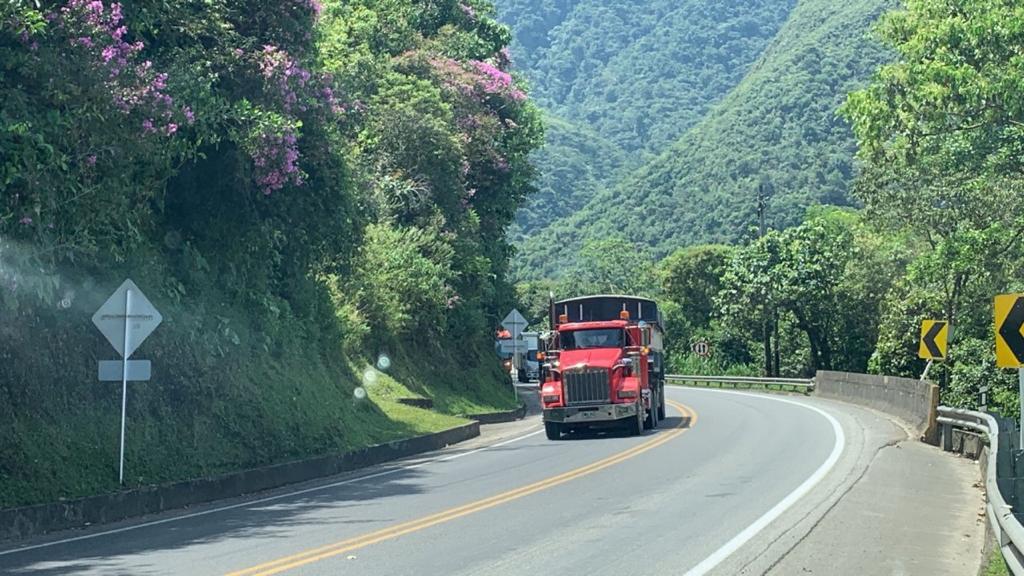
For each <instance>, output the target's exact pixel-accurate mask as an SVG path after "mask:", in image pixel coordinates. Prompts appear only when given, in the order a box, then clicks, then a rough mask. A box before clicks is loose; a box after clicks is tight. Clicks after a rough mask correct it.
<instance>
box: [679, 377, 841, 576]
mask: <svg viewBox="0 0 1024 576" xmlns="http://www.w3.org/2000/svg"><path fill="white" fill-rule="evenodd" d="M687 390H699V391H700V392H710V393H712V394H735V395H737V396H746V397H748V398H764V399H766V400H774V401H776V402H784V403H786V404H793V405H794V406H800V407H801V408H806V409H808V410H813V411H814V412H817V413H818V414H820V415H821V416H824V417H825V419H826V420H828V421H829V423H830V424H832V432H833V433H834V434H835V437H836V442H835V445H834V446H833V447H832V453H831V454H829V456H828V458H827V459H826V460H825V462H824V463H822V465H821V466H819V467H818V469H817V470H815V471H814V473H813V474H811V475H810V476H809V477H808V478H807V479H806V480H804V481H803V483H802V484H800V485H799V486H797V487H796V489H795V490H793V491H792V492H790V493H789V494H788V495H787V496H786V497H785V498H783V499H782V500H781V501H779V503H778V504H776V505H775V506H773V507H772V508H771V509H770V510H768V511H767V512H765V513H764V514H763V515H762V516H761V517H760V518H758V519H757V520H755V521H754V523H753V524H751V525H750V526H747V527H746V528H745V529H744V530H743V531H742V532H740V533H739V534H737V535H735V536H733V537H732V539H731V540H729V541H728V542H726V543H725V544H723V545H722V547H721V548H719V549H718V550H715V551H714V552H712V553H711V555H710V556H708V557H707V558H705V559H704V560H702V561H701V563H700V564H697V565H696V566H694V567H693V568H690V569H689V570H688V571H687V572H686V574H684V576H704V575H705V574H707V573H708V572H710V571H711V570H713V569H714V568H715V567H717V566H718V565H719V564H721V563H722V562H723V561H724V560H725V559H726V558H728V557H729V556H731V555H732V554H733V553H734V552H736V551H737V550H739V549H740V548H742V547H743V545H744V544H746V543H747V542H749V541H750V540H751V539H752V538H753V537H754V536H757V534H758V533H759V532H761V530H764V529H765V528H766V527H768V525H769V524H771V523H772V522H774V521H775V520H776V519H778V517H779V516H782V514H783V513H785V512H786V510H788V509H789V508H790V507H792V506H793V504H796V503H797V501H798V500H800V499H801V498H803V497H804V496H805V495H807V493H808V492H810V491H811V490H812V489H813V488H814V487H815V486H816V485H817V484H818V483H819V482H821V480H822V479H823V478H825V476H826V475H827V474H828V473H829V472H830V471H831V470H832V468H833V467H834V466H835V465H836V462H838V461H839V457H840V456H841V455H842V453H843V450H845V449H846V435H845V434H844V433H843V427H842V426H841V425H840V424H839V422H838V421H837V420H836V419H835V417H833V416H832V415H831V414H829V413H828V412H826V411H824V410H822V409H820V408H818V407H817V406H811V405H810V404H804V403H802V402H794V401H793V400H788V399H786V398H779V397H776V396H767V395H758V394H744V393H742V392H732V391H728V390H705V389H701V388H687Z"/></svg>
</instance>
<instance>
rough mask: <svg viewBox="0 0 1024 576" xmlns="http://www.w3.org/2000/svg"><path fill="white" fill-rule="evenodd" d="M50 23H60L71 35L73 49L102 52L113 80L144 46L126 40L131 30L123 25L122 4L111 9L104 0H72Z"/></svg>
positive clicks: (111, 6)
mask: <svg viewBox="0 0 1024 576" xmlns="http://www.w3.org/2000/svg"><path fill="white" fill-rule="evenodd" d="M50 19H51V20H57V21H58V23H59V24H60V25H62V26H63V27H64V28H65V29H66V30H67V31H68V32H69V33H70V34H71V36H72V38H71V40H70V42H71V44H72V45H73V46H82V47H84V48H96V49H97V50H99V53H100V56H101V58H102V60H103V64H104V65H106V67H107V69H108V70H109V72H110V76H111V77H112V78H113V77H116V76H118V75H119V74H121V72H122V71H123V70H124V69H125V68H126V67H127V66H128V64H129V62H130V61H131V59H132V58H133V57H134V56H135V55H136V54H138V53H139V52H140V51H141V50H142V42H132V43H128V42H126V41H125V40H124V35H125V33H127V32H128V29H127V28H125V27H124V26H123V25H122V20H123V16H122V14H121V4H120V3H118V2H114V3H112V4H111V5H110V7H109V8H108V7H106V6H104V5H103V2H102V1H101V0H69V1H68V3H67V4H66V5H65V6H64V7H63V8H61V9H60V13H59V15H57V14H54V15H52V16H51V17H50Z"/></svg>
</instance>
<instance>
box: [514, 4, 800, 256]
mask: <svg viewBox="0 0 1024 576" xmlns="http://www.w3.org/2000/svg"><path fill="white" fill-rule="evenodd" d="M794 3H795V0H711V1H708V0H684V1H679V0H618V1H614V2H594V1H587V2H582V1H579V0H574V1H567V0H563V1H554V2H552V1H550V0H498V2H496V4H497V7H498V11H499V17H500V18H501V19H502V20H503V21H505V22H507V23H509V24H510V25H511V26H512V28H513V31H514V42H513V47H512V48H513V49H512V54H513V59H514V61H515V63H516V65H517V67H518V68H519V69H520V70H521V71H522V73H523V74H524V75H525V76H526V77H527V78H528V79H529V81H530V84H531V88H532V96H533V97H534V98H536V100H537V101H538V103H540V104H541V106H543V107H544V108H545V109H546V110H547V111H548V113H549V115H551V116H554V117H556V119H551V120H549V122H548V123H547V124H548V145H547V147H546V148H545V149H544V150H543V151H541V152H540V153H539V154H538V155H537V160H536V162H537V164H538V166H539V167H540V168H541V172H542V178H541V182H540V185H539V187H540V189H541V193H540V194H539V195H537V196H536V197H534V198H533V199H532V200H531V201H530V202H529V204H528V205H527V206H526V208H524V209H523V210H522V211H521V213H520V215H519V218H518V228H517V229H515V230H513V237H516V238H519V239H520V240H521V239H522V237H523V236H524V235H529V234H532V233H533V232H535V231H536V230H538V229H540V228H544V227H546V226H547V225H549V224H550V223H551V222H552V221H553V220H560V219H562V218H564V217H565V216H567V215H569V214H572V213H573V212H574V211H575V210H576V209H577V208H578V207H579V206H580V205H581V204H583V203H585V202H586V201H588V200H590V198H592V197H593V195H594V194H595V193H596V192H597V191H598V190H600V189H602V188H603V187H604V186H606V185H607V184H608V183H609V182H612V181H616V180H618V179H620V178H621V177H622V176H624V175H625V173H628V171H631V170H633V169H636V168H638V167H639V166H641V165H642V164H643V162H644V161H645V160H649V159H651V158H653V157H654V156H655V155H657V154H658V153H660V152H661V151H663V150H664V149H666V148H667V147H668V146H670V145H671V144H672V143H674V142H675V141H676V140H678V139H679V137H680V136H682V135H683V134H684V133H685V132H686V131H687V130H688V129H689V128H690V127H692V126H694V125H695V124H696V123H697V122H699V121H700V120H701V119H702V118H703V117H704V116H705V115H706V114H707V112H708V110H709V109H710V108H711V106H712V105H713V104H714V103H715V102H717V101H718V100H720V99H721V98H722V97H723V96H725V95H726V94H728V93H729V91H730V90H732V89H733V88H734V87H735V86H736V85H737V84H738V83H739V82H740V81H741V80H742V79H743V77H744V75H745V74H746V73H747V71H748V70H749V68H750V66H751V64H752V63H753V62H754V61H756V59H757V58H758V56H759V55H760V54H761V53H762V51H763V50H764V48H765V47H766V46H767V45H768V43H769V42H770V41H771V39H772V38H773V37H774V36H775V34H776V33H777V32H778V30H779V28H780V27H781V26H782V24H783V22H784V21H785V19H786V17H787V15H788V14H789V11H790V9H791V8H792V6H793V4H794ZM581 161H582V162H583V163H584V164H583V165H581ZM587 164H589V165H590V167H589V168H588V167H587V166H586V165H587Z"/></svg>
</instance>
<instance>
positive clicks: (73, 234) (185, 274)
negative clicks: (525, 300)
mask: <svg viewBox="0 0 1024 576" xmlns="http://www.w3.org/2000/svg"><path fill="white" fill-rule="evenodd" d="M492 15H493V13H492V10H491V8H490V6H489V4H487V3H485V2H469V3H466V2H458V1H456V0H441V1H435V2H430V3H421V2H415V1H413V0H395V1H392V2H386V3H384V2H377V1H375V0H352V1H350V0H346V1H340V0H324V1H323V2H321V1H320V0H284V1H276V0H275V1H256V2H253V1H245V2H242V1H238V0H210V1H207V2H203V3H192V2H183V1H168V2H152V1H148V0H142V1H132V2H125V3H124V4H123V5H122V4H120V3H117V2H108V1H105V0H92V1H88V2H87V1H85V0H67V1H62V2H53V1H44V2H41V3H36V2H29V1H21V0H15V1H14V2H5V3H3V4H2V5H0V102H3V106H2V112H0V507H3V506H9V505H14V504H24V503H30V502H39V501H48V500H55V499H57V498H59V497H72V496H78V495H83V494H91V493H96V492H102V491H108V490H113V489H116V488H117V474H116V471H117V450H118V420H119V413H120V386H119V385H115V384H112V383H100V382H96V375H97V361H98V360H108V359H114V358H115V357H116V353H115V352H114V351H113V350H112V349H111V348H110V347H109V345H108V344H107V343H106V342H105V341H104V339H103V338H102V336H100V335H99V334H98V332H97V331H96V330H95V329H94V328H93V326H92V324H91V322H90V317H91V315H92V314H93V312H94V311H95V310H96V308H97V307H98V306H99V304H100V303H102V301H103V300H104V299H105V298H106V297H107V295H108V294H110V292H112V291H113V290H114V288H116V287H117V286H118V285H119V284H120V283H121V281H122V280H123V279H124V278H125V277H131V278H133V279H134V280H135V281H136V283H138V284H139V286H140V287H141V288H142V290H143V291H144V292H145V293H146V294H147V295H148V296H149V298H150V300H152V301H153V303H154V304H155V305H156V306H157V308H158V309H160V311H161V312H162V314H163V316H164V319H165V320H164V324H163V325H162V326H160V327H159V328H158V329H157V331H156V332H155V333H154V334H153V335H152V337H150V338H149V340H147V341H146V342H145V343H144V344H143V346H142V348H141V349H140V350H139V351H138V353H137V354H136V357H137V358H145V359H149V360H152V362H153V374H154V375H153V379H152V381H150V382H139V383H132V384H130V386H129V401H128V435H127V439H128V442H127V455H126V460H127V462H126V470H127V479H128V482H127V483H128V485H129V486H138V485H143V484H149V483H154V482H160V481H166V480H174V479H181V478H189V477H195V476H199V475H204V474H212V473H216V472H220V471H224V470H231V469H237V468H243V467H249V466H255V465H260V464H266V463H270V462H279V461H282V460H287V459H294V458H301V457H305V456H310V455H315V454H323V453H330V452H338V451H344V450H348V449H352V448H355V447H359V446H364V445H367V444H370V443H374V442H381V441H386V440H392V439H396V438H402V437H408V436H410V435H412V434H416V433H421V432H425V431H431V430H437V429H439V428H444V427H447V426H451V425H453V424H454V423H459V422H461V420H459V419H457V418H454V417H453V416H452V415H459V414H466V413H472V412H479V411H488V410H493V409H496V408H507V407H511V406H512V405H513V399H512V394H511V391H510V390H509V389H508V383H507V376H506V375H504V374H502V372H501V368H500V363H499V362H498V359H497V358H496V357H495V355H494V353H493V342H492V341H491V339H490V335H491V334H492V330H493V327H494V325H495V324H496V322H497V319H498V318H500V316H499V315H500V314H504V313H505V312H507V307H508V306H510V305H511V298H512V290H511V287H510V286H509V285H508V283H507V282H506V280H505V274H506V270H507V267H508V254H509V253H510V249H509V246H508V244H507V243H506V242H505V240H504V237H503V234H502V232H501V231H502V230H504V229H506V228H507V227H508V225H509V224H510V222H511V220H512V218H513V215H514V214H515V211H516V209H517V206H518V205H519V204H520V202H521V201H522V200H523V198H525V196H526V194H527V193H528V192H529V190H530V181H531V178H532V175H533V170H532V167H531V166H530V164H529V163H528V162H527V161H526V159H527V156H528V154H529V153H530V152H531V150H533V149H534V148H535V147H536V146H537V145H538V144H539V142H540V140H541V127H540V124H539V115H538V114H537V112H536V110H535V108H534V107H533V105H532V104H531V103H530V101H529V100H527V98H526V94H525V92H524V89H523V88H524V87H522V86H520V85H519V84H517V83H516V82H515V81H514V80H513V78H512V77H511V76H510V74H509V72H508V62H507V60H506V58H505V56H504V52H503V49H504V48H505V46H506V44H507V43H508V41H509V39H510V35H509V33H508V31H507V30H506V29H505V28H504V27H502V26H500V25H499V24H498V23H497V22H496V21H495V20H494V19H493V18H492ZM378 358H381V360H379V361H378ZM384 358H387V360H384ZM425 366H429V367H430V369H424V367H425ZM398 396H430V397H433V398H434V400H435V404H436V406H437V408H438V411H437V412H428V411H425V410H419V409H414V408H410V407H408V406H404V405H401V404H398V403H397V402H396V397H398Z"/></svg>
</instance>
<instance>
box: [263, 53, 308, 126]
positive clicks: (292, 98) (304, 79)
mask: <svg viewBox="0 0 1024 576" xmlns="http://www.w3.org/2000/svg"><path fill="white" fill-rule="evenodd" d="M259 67H260V73H261V74H262V75H263V79H264V80H265V81H266V83H267V87H268V88H271V89H273V90H275V95H276V96H277V97H278V98H280V99H281V101H282V103H283V105H284V109H285V111H286V112H292V111H293V110H294V109H295V108H296V107H298V109H299V110H301V111H305V110H306V106H305V105H304V104H301V103H299V94H298V92H299V91H300V90H302V89H303V88H305V87H306V85H307V84H308V83H309V80H310V78H311V77H312V75H311V74H310V73H309V70H306V69H305V68H303V67H301V66H299V65H298V63H296V62H295V59H293V58H292V57H291V56H290V55H289V54H288V52H286V51H285V50H281V49H279V48H278V47H277V46H272V45H270V44H267V45H266V46H264V47H263V52H262V53H261V54H260V60H259Z"/></svg>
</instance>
